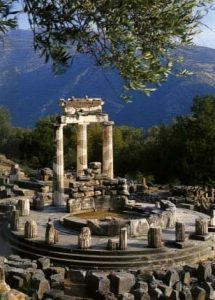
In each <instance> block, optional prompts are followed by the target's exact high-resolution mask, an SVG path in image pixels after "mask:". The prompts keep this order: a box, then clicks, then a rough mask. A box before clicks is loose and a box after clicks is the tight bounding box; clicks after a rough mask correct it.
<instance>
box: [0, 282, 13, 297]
mask: <svg viewBox="0 0 215 300" xmlns="http://www.w3.org/2000/svg"><path fill="white" fill-rule="evenodd" d="M10 290H11V288H10V286H9V285H8V284H7V283H6V282H0V295H2V294H4V293H6V292H8V291H10Z"/></svg>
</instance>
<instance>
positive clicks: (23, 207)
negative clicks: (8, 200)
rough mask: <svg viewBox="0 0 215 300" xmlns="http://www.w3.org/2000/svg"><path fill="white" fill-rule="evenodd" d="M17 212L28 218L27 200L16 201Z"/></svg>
mask: <svg viewBox="0 0 215 300" xmlns="http://www.w3.org/2000/svg"><path fill="white" fill-rule="evenodd" d="M18 210H19V215H20V216H21V217H22V216H28V215H29V213H30V202H29V199H19V200H18Z"/></svg>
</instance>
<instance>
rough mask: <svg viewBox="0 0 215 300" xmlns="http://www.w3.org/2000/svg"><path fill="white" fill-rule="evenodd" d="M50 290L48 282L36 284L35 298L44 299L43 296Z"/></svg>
mask: <svg viewBox="0 0 215 300" xmlns="http://www.w3.org/2000/svg"><path fill="white" fill-rule="evenodd" d="M49 290H50V285H49V282H48V280H47V279H45V278H44V279H42V280H41V281H40V282H38V286H37V289H36V295H37V298H38V299H39V300H40V299H43V297H44V294H45V293H47V291H49Z"/></svg>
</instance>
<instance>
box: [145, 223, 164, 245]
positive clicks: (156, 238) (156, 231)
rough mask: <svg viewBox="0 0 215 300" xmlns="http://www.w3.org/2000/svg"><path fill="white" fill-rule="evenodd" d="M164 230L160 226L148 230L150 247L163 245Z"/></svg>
mask: <svg viewBox="0 0 215 300" xmlns="http://www.w3.org/2000/svg"><path fill="white" fill-rule="evenodd" d="M161 235H162V231H161V228H160V227H155V226H154V227H150V228H149V231H148V246H149V248H161V247H162V236H161Z"/></svg>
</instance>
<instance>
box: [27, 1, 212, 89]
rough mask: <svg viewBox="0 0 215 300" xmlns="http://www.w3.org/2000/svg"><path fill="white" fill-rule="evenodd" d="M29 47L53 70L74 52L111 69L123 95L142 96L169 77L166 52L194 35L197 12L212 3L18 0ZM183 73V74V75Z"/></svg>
mask: <svg viewBox="0 0 215 300" xmlns="http://www.w3.org/2000/svg"><path fill="white" fill-rule="evenodd" d="M23 2H24V7H25V11H26V12H27V13H28V16H29V21H30V24H31V27H32V29H33V32H34V46H35V49H37V50H39V51H40V53H41V55H44V56H45V59H46V61H48V60H49V58H51V59H52V60H53V62H54V68H55V69H57V70H59V66H61V67H62V66H63V67H65V66H67V65H68V63H69V62H70V61H71V60H72V59H73V58H74V55H75V53H76V52H78V53H87V54H89V55H91V56H92V57H94V58H95V60H96V62H97V63H98V64H99V65H102V66H111V67H113V68H116V69H117V70H118V71H119V73H120V75H121V76H122V78H123V79H124V88H125V90H127V89H129V90H130V89H131V90H136V89H138V90H141V91H144V92H145V93H146V94H149V93H150V92H151V91H153V90H154V89H155V88H156V87H157V85H158V84H159V83H161V82H162V81H164V80H166V78H167V76H168V75H169V74H170V73H172V72H173V71H172V70H173V65H174V63H176V62H178V61H179V60H180V59H179V58H177V57H175V54H174V52H173V51H172V49H175V48H176V47H178V46H179V45H187V44H190V43H191V41H192V37H193V35H194V34H195V33H196V31H197V28H198V25H199V22H200V20H201V13H200V10H199V9H198V8H200V7H202V6H204V7H206V4H209V3H211V2H212V0H205V1H202V0H153V1H148V0H123V1H122V0H96V1H95V0H73V1H70V0H64V1H60V0H56V1H50V0H23ZM182 73H183V74H186V70H183V72H182Z"/></svg>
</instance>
